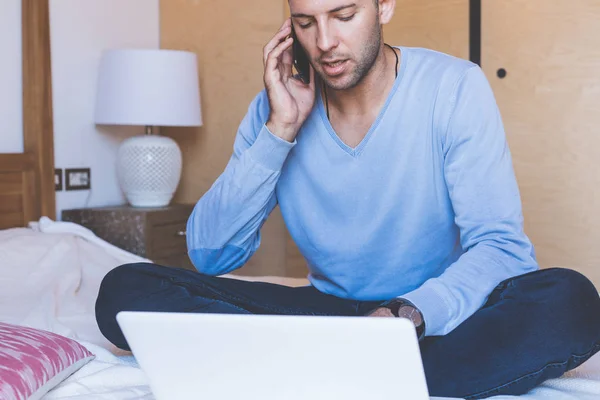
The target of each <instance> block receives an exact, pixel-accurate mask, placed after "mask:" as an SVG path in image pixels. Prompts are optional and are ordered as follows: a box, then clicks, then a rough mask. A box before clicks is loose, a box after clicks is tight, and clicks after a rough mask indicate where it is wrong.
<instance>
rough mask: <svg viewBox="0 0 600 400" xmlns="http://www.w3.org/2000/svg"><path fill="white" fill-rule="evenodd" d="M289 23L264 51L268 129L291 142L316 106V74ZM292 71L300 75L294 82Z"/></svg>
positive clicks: (288, 22)
mask: <svg viewBox="0 0 600 400" xmlns="http://www.w3.org/2000/svg"><path fill="white" fill-rule="evenodd" d="M296 42H298V40H297V38H296V35H295V33H294V31H293V26H292V22H291V20H290V19H287V20H286V21H285V22H284V23H283V25H282V26H281V28H280V29H279V31H278V32H277V33H276V34H275V36H273V38H272V39H271V40H270V41H269V43H267V45H266V46H265V48H264V51H263V61H264V66H265V71H264V83H265V88H266V91H267V96H268V97H269V105H270V109H271V113H270V115H269V119H268V121H267V128H269V130H270V131H271V132H272V133H273V134H275V135H277V136H279V137H281V138H282V139H285V140H288V141H290V142H292V141H293V140H294V138H295V137H296V135H297V133H298V131H299V130H300V127H301V126H302V124H303V123H304V121H305V120H306V118H307V117H308V115H309V114H310V112H311V110H312V107H313V105H314V102H315V85H314V70H313V69H312V67H311V66H310V63H309V59H308V57H307V56H306V53H305V52H304V49H302V46H300V44H299V42H298V44H297V46H296V47H295V45H296ZM292 67H295V68H296V70H297V71H298V74H299V77H300V79H298V78H295V77H294V75H293V73H292Z"/></svg>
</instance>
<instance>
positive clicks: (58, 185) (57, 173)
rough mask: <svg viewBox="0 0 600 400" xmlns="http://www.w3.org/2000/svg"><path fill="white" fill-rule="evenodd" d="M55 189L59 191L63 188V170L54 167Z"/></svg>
mask: <svg viewBox="0 0 600 400" xmlns="http://www.w3.org/2000/svg"><path fill="white" fill-rule="evenodd" d="M54 190H55V191H57V192H59V191H61V190H63V170H62V168H54Z"/></svg>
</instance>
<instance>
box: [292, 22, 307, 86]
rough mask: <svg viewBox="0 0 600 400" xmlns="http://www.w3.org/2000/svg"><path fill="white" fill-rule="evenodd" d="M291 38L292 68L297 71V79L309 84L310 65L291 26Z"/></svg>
mask: <svg viewBox="0 0 600 400" xmlns="http://www.w3.org/2000/svg"><path fill="white" fill-rule="evenodd" d="M292 38H293V39H294V42H293V43H292V54H293V57H294V67H295V68H296V71H298V77H299V78H300V80H301V81H302V82H304V83H305V84H307V85H308V84H309V83H310V63H309V62H308V56H307V55H306V52H305V51H304V48H303V47H302V45H301V44H300V42H299V41H298V39H297V38H296V32H295V31H294V26H293V25H292Z"/></svg>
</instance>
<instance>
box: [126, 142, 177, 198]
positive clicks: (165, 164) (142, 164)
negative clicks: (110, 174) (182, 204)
mask: <svg viewBox="0 0 600 400" xmlns="http://www.w3.org/2000/svg"><path fill="white" fill-rule="evenodd" d="M181 164H182V161H181V150H180V149H179V146H178V145H177V143H176V142H175V141H174V140H173V139H171V138H169V137H166V136H158V135H143V136H134V137H131V138H128V139H126V140H124V141H123V143H122V144H121V146H120V147H119V151H118V153H117V176H118V179H119V184H120V185H121V190H123V192H124V194H125V197H126V198H127V201H128V202H129V203H130V204H131V205H132V206H133V207H164V206H167V205H169V203H170V202H171V199H172V198H173V195H174V194H175V190H176V189H177V186H178V185H179V180H180V178H181Z"/></svg>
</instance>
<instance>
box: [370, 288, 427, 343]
mask: <svg viewBox="0 0 600 400" xmlns="http://www.w3.org/2000/svg"><path fill="white" fill-rule="evenodd" d="M380 307H385V308H387V309H389V310H390V311H391V312H392V314H394V316H395V317H400V318H407V319H408V320H410V321H411V322H412V323H413V324H414V325H415V328H416V329H417V337H418V338H419V340H421V339H423V337H425V318H423V314H422V313H421V311H420V310H419V309H418V308H417V307H416V306H415V305H414V304H413V303H411V302H410V301H408V300H406V299H403V298H400V297H398V298H395V299H392V300H388V301H386V302H385V303H383V304H381V305H380Z"/></svg>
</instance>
